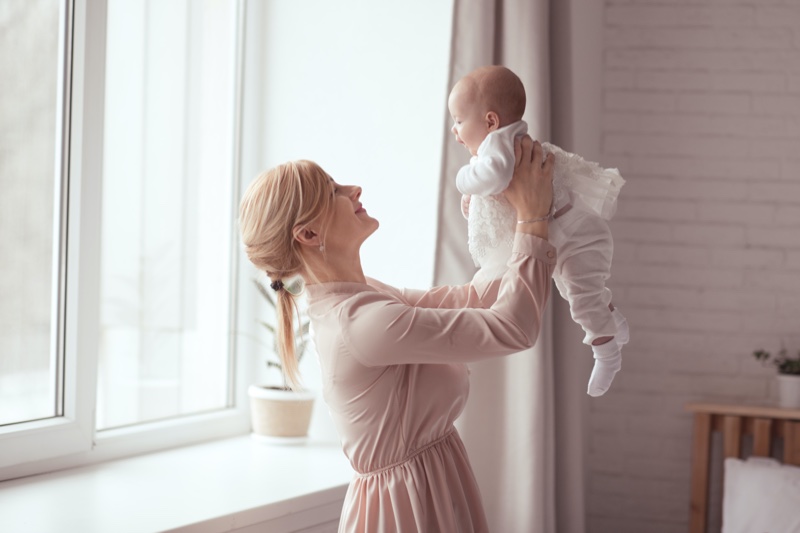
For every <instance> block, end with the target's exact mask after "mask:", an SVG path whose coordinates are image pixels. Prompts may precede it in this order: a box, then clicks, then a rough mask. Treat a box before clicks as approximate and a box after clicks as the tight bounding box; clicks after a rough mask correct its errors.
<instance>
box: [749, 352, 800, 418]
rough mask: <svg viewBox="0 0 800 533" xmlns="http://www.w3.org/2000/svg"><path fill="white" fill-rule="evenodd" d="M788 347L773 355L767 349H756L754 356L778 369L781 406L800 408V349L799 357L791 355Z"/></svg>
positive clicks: (779, 401)
mask: <svg viewBox="0 0 800 533" xmlns="http://www.w3.org/2000/svg"><path fill="white" fill-rule="evenodd" d="M787 353H788V352H787V350H786V348H781V349H780V351H779V352H778V353H777V355H775V356H773V355H772V354H771V353H770V352H768V351H766V350H756V351H754V352H753V357H755V358H756V359H757V360H759V361H761V362H764V363H766V362H767V361H769V362H770V363H772V364H773V365H775V367H776V368H777V369H778V403H779V405H780V406H781V407H788V408H792V409H798V408H800V351H798V353H797V357H789V356H788V355H787Z"/></svg>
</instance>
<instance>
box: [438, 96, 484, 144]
mask: <svg viewBox="0 0 800 533" xmlns="http://www.w3.org/2000/svg"><path fill="white" fill-rule="evenodd" d="M447 106H448V108H449V109H450V116H451V117H453V127H452V128H451V129H450V131H452V132H453V135H455V136H456V140H457V141H458V142H459V143H461V144H463V145H464V146H466V147H467V150H469V153H470V154H472V155H478V147H479V146H480V145H481V143H482V142H483V140H484V139H485V138H486V135H488V134H489V126H488V124H487V123H486V120H485V117H484V113H483V111H482V109H481V106H480V105H479V102H478V101H477V99H476V98H473V97H472V94H470V91H469V90H465V89H464V88H463V86H460V84H456V86H455V87H454V88H453V91H452V92H451V93H450V98H449V99H448V101H447Z"/></svg>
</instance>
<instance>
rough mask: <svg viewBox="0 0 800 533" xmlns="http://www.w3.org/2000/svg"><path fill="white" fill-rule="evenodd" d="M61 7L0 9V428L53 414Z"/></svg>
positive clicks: (13, 0) (49, 1)
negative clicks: (57, 115)
mask: <svg viewBox="0 0 800 533" xmlns="http://www.w3.org/2000/svg"><path fill="white" fill-rule="evenodd" d="M60 3H61V2H59V1H57V0H2V3H0V72H2V76H0V95H2V96H1V97H0V257H2V259H0V265H1V266H0V273H1V274H2V275H0V424H10V423H16V422H23V421H27V420H34V419H39V418H47V417H52V416H55V415H56V414H57V412H56V409H57V407H56V373H57V369H56V364H55V344H56V343H55V342H54V339H55V333H56V331H57V328H56V323H55V322H54V321H53V315H54V310H55V309H57V303H58V297H57V292H58V291H57V288H58V287H57V283H54V276H53V261H54V259H55V260H56V261H58V259H59V258H58V254H57V253H56V254H54V250H57V249H58V247H57V245H58V238H57V235H58V229H57V228H55V229H54V224H57V223H58V218H59V217H58V216H57V215H56V213H57V211H56V209H55V206H57V205H58V202H57V201H56V200H55V197H56V195H57V194H58V191H59V189H60V187H58V186H57V183H56V180H60V179H61V176H60V175H56V172H55V171H54V169H55V168H56V142H57V141H58V140H59V138H60V135H58V134H57V131H56V129H57V127H58V122H57V120H56V113H57V97H58V96H59V95H58V93H59V88H58V69H59V64H58V57H59V7H60ZM59 174H60V173H59Z"/></svg>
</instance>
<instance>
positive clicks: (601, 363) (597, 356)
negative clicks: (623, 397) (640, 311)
mask: <svg viewBox="0 0 800 533" xmlns="http://www.w3.org/2000/svg"><path fill="white" fill-rule="evenodd" d="M611 316H612V317H614V323H615V324H616V326H617V334H616V335H615V336H614V338H613V339H611V340H610V341H608V342H607V343H605V344H600V345H597V346H592V352H594V368H593V369H592V375H591V376H590V377H589V387H588V390H587V391H586V392H588V393H589V396H602V395H603V394H605V393H606V391H607V390H608V389H609V387H611V382H612V381H614V376H615V375H616V374H617V372H619V370H620V368H622V347H623V346H624V345H625V344H627V343H628V341H629V340H630V331H629V330H628V320H627V319H626V318H625V317H624V316H623V315H622V313H620V312H619V309H614V310H613V311H612V312H611Z"/></svg>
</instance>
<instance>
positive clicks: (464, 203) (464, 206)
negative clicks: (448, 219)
mask: <svg viewBox="0 0 800 533" xmlns="http://www.w3.org/2000/svg"><path fill="white" fill-rule="evenodd" d="M470 198H472V197H471V196H470V195H469V194H462V195H461V214H462V215H464V218H466V219H469V201H470Z"/></svg>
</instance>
